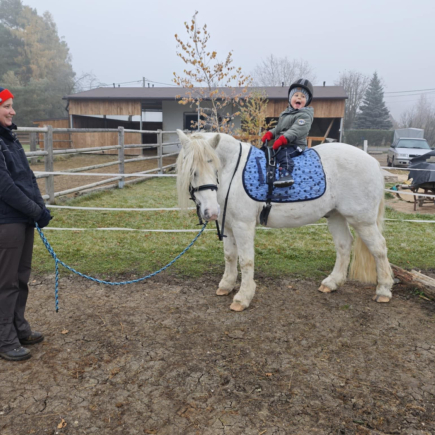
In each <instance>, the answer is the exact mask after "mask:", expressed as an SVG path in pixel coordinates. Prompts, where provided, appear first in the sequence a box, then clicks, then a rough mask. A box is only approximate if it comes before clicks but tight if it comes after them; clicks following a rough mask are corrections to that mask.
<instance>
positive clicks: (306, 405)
mask: <svg viewBox="0 0 435 435" xmlns="http://www.w3.org/2000/svg"><path fill="white" fill-rule="evenodd" d="M124 278H131V277H124ZM218 281H219V278H218V277H217V276H210V277H203V278H201V279H196V280H194V279H183V278H181V277H174V276H169V275H161V276H158V277H155V278H153V279H152V280H149V281H147V282H146V283H144V284H135V285H131V286H128V287H107V286H100V285H97V284H94V283H91V282H90V281H85V280H83V279H81V278H63V279H62V280H61V286H60V303H61V311H60V312H59V313H58V314H56V313H55V311H54V298H53V289H54V279H53V277H45V278H38V277H35V278H34V279H33V282H32V287H31V295H30V299H29V304H28V318H29V320H30V321H31V323H32V325H33V327H34V329H35V330H41V331H43V332H44V333H45V335H46V340H45V341H44V342H43V343H41V344H38V345H35V346H34V347H33V349H32V353H33V357H32V358H31V359H30V360H28V361H25V362H20V363H10V362H7V361H4V360H0V379H1V380H0V433H1V434H2V435H24V434H36V435H39V434H41V435H42V434H44V435H45V434H99V435H100V434H120V435H121V434H122V435H125V434H167V435H174V434H210V435H211V434H253V435H254V434H255V435H259V434H262V435H270V434H301V435H312V434H319V435H320V434H321V435H323V434H331V435H332V434H334V435H336V434H345V435H350V434H355V435H357V434H358V435H362V434H364V435H365V434H367V435H375V434H377V435H380V434H408V435H411V434H412V435H429V434H435V371H434V367H435V338H434V337H435V335H434V327H435V303H434V302H430V301H427V300H424V299H422V298H420V297H419V296H418V295H417V294H415V293H413V292H412V291H411V290H410V289H405V288H403V287H400V286H396V287H395V292H394V295H395V296H394V298H393V300H392V302H391V303H390V304H387V305H383V304H376V303H374V302H372V301H371V296H372V295H373V294H374V288H373V287H372V286H363V285H356V284H355V283H348V284H346V285H345V286H343V287H342V289H340V291H339V292H336V293H333V294H330V295H325V294H322V293H319V292H318V291H317V287H318V283H317V282H311V281H298V280H292V279H286V280H264V279H259V280H258V281H257V284H258V287H257V294H256V297H255V298H254V300H253V303H252V306H251V307H250V308H249V309H248V310H247V311H245V312H243V313H234V312H231V311H230V310H229V305H230V300H231V298H230V297H217V296H215V295H214V291H215V289H216V287H217V283H218ZM62 426H64V427H63V428H62Z"/></svg>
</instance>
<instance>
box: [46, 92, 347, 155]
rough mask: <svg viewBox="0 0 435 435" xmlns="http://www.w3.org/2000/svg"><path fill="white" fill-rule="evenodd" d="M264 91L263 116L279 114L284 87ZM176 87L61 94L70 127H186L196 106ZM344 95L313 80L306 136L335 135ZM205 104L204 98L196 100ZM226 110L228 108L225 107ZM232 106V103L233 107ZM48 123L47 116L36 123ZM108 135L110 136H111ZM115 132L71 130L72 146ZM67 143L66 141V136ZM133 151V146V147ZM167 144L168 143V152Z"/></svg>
mask: <svg viewBox="0 0 435 435" xmlns="http://www.w3.org/2000/svg"><path fill="white" fill-rule="evenodd" d="M256 89H258V90H260V91H264V92H265V94H266V96H267V99H268V100H269V103H268V106H267V116H268V117H269V118H276V119H277V118H278V117H279V115H280V113H281V112H282V111H283V110H284V109H285V108H286V107H287V105H288V99H287V93H288V87H264V88H256ZM184 92H185V91H184V89H183V88H178V87H143V88H139V87H136V88H126V87H118V88H116V87H113V88H108V87H106V88H97V89H93V90H90V91H84V92H79V93H77V94H73V95H68V96H66V97H64V99H65V100H67V102H68V104H67V109H68V112H69V126H70V127H74V128H117V127H118V126H123V127H124V128H126V129H131V130H154V131H155V130H157V129H161V130H163V131H170V132H175V130H176V129H183V130H189V129H191V122H192V121H195V120H196V119H197V116H198V115H197V111H196V106H192V107H190V106H189V105H182V104H179V102H178V100H176V96H177V95H181V96H183V95H184ZM346 98H347V95H346V93H345V91H344V89H343V87H341V86H314V98H313V101H312V103H311V106H312V107H313V108H314V123H313V125H312V128H311V131H310V137H309V142H310V143H311V142H312V141H315V140H318V141H322V140H323V139H324V138H325V137H329V138H332V139H336V140H340V137H341V132H342V122H343V117H344V109H345V101H346ZM201 104H202V105H208V104H209V103H207V101H204V102H202V103H201ZM230 110H231V109H230ZM233 110H234V111H236V109H235V108H234V109H233ZM42 124H49V120H45V121H43V122H42V121H40V122H39V125H42ZM235 128H240V118H238V117H236V118H235ZM112 135H113V137H112ZM115 135H116V133H111V134H109V133H101V134H100V136H99V138H98V139H96V136H95V134H92V136H91V134H86V133H83V134H77V135H76V134H74V135H73V142H74V147H75V148H80V147H90V146H92V144H93V143H94V144H95V145H94V146H103V145H110V144H113V143H116V137H115ZM125 138H126V143H143V144H146V143H156V135H150V134H142V135H141V134H139V133H126V135H125ZM163 140H164V142H174V141H175V140H176V135H175V133H170V134H167V135H165V137H164V139H163ZM65 143H67V142H65ZM136 151H137V150H136ZM171 151H172V150H170V149H168V150H167V152H171Z"/></svg>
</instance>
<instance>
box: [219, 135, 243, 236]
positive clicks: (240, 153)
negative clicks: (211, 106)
mask: <svg viewBox="0 0 435 435" xmlns="http://www.w3.org/2000/svg"><path fill="white" fill-rule="evenodd" d="M239 144H240V151H239V158H238V159H237V163H236V168H235V169H234V173H233V176H232V177H231V181H230V184H229V186H228V192H227V196H226V197H225V204H224V213H223V215H222V231H219V223H218V221H216V229H217V234H218V237H219V240H220V241H222V240H223V239H224V237H226V235H225V233H224V230H225V216H226V214H227V204H228V197H229V195H230V189H231V184H232V182H233V180H234V176H235V175H236V172H237V169H238V167H239V163H240V159H241V157H242V143H241V142H239Z"/></svg>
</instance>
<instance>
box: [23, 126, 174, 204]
mask: <svg viewBox="0 0 435 435" xmlns="http://www.w3.org/2000/svg"><path fill="white" fill-rule="evenodd" d="M18 133H29V145H30V152H26V157H28V158H29V159H30V160H31V163H32V164H35V163H36V160H37V157H44V168H45V171H44V172H46V173H45V174H41V175H37V176H36V178H37V179H40V178H44V179H45V194H44V195H43V198H44V199H45V200H47V202H48V203H49V204H53V203H54V202H55V198H58V197H60V196H64V195H68V194H71V193H76V192H81V191H83V190H90V189H92V188H95V187H97V186H101V185H104V184H108V183H114V182H117V183H118V187H119V188H120V189H122V188H123V187H124V186H125V185H126V184H129V183H134V182H137V181H138V180H137V179H136V180H129V181H125V177H124V176H123V174H125V165H127V164H128V163H132V162H139V161H145V160H157V165H156V168H154V169H150V170H146V171H142V172H139V174H150V173H153V172H157V173H158V174H162V173H163V171H164V170H166V169H169V168H173V167H174V166H175V164H170V165H166V166H163V158H165V157H171V156H174V155H177V154H178V152H175V153H169V154H163V147H165V146H173V145H180V142H178V141H177V142H173V141H171V142H164V141H163V135H164V134H170V133H171V134H174V133H176V132H175V131H162V130H157V131H152V130H130V129H124V127H118V128H117V129H113V128H107V129H104V128H53V127H52V126H50V125H48V126H46V127H43V128H37V127H19V128H18ZM58 133H117V134H118V143H117V144H116V145H108V146H101V147H90V148H68V149H54V148H53V142H59V141H56V140H54V141H53V135H54V134H58ZM125 133H139V134H154V135H155V134H156V135H157V143H156V144H126V143H125ZM39 134H42V135H43V142H44V150H43V151H42V150H41V151H37V146H38V137H37V136H38V135H39ZM137 148H138V149H142V150H146V149H150V148H157V155H156V156H151V157H134V158H127V159H126V158H125V150H127V149H137ZM108 150H117V152H118V159H117V160H116V161H114V162H109V163H102V164H97V165H90V166H85V167H82V168H74V169H67V170H65V171H63V172H67V173H71V174H72V173H75V172H85V171H91V170H94V169H99V168H104V167H107V166H115V165H118V173H119V177H111V178H108V179H106V180H102V181H99V182H96V183H91V184H86V185H84V186H80V187H74V188H71V189H66V190H62V191H60V192H55V190H54V177H55V176H57V175H56V174H47V173H53V172H54V157H55V156H59V155H74V154H83V153H95V152H101V151H102V152H104V151H108Z"/></svg>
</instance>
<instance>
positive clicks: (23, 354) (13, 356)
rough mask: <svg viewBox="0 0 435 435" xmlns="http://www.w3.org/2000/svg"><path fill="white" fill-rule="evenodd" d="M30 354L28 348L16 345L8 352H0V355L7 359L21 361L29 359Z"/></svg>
mask: <svg viewBox="0 0 435 435" xmlns="http://www.w3.org/2000/svg"><path fill="white" fill-rule="evenodd" d="M31 356H32V355H31V354H30V350H29V349H26V348H25V347H18V348H17V349H13V350H10V351H8V352H0V357H2V358H4V359H7V360H9V361H23V360H25V359H29V358H30V357H31Z"/></svg>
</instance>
